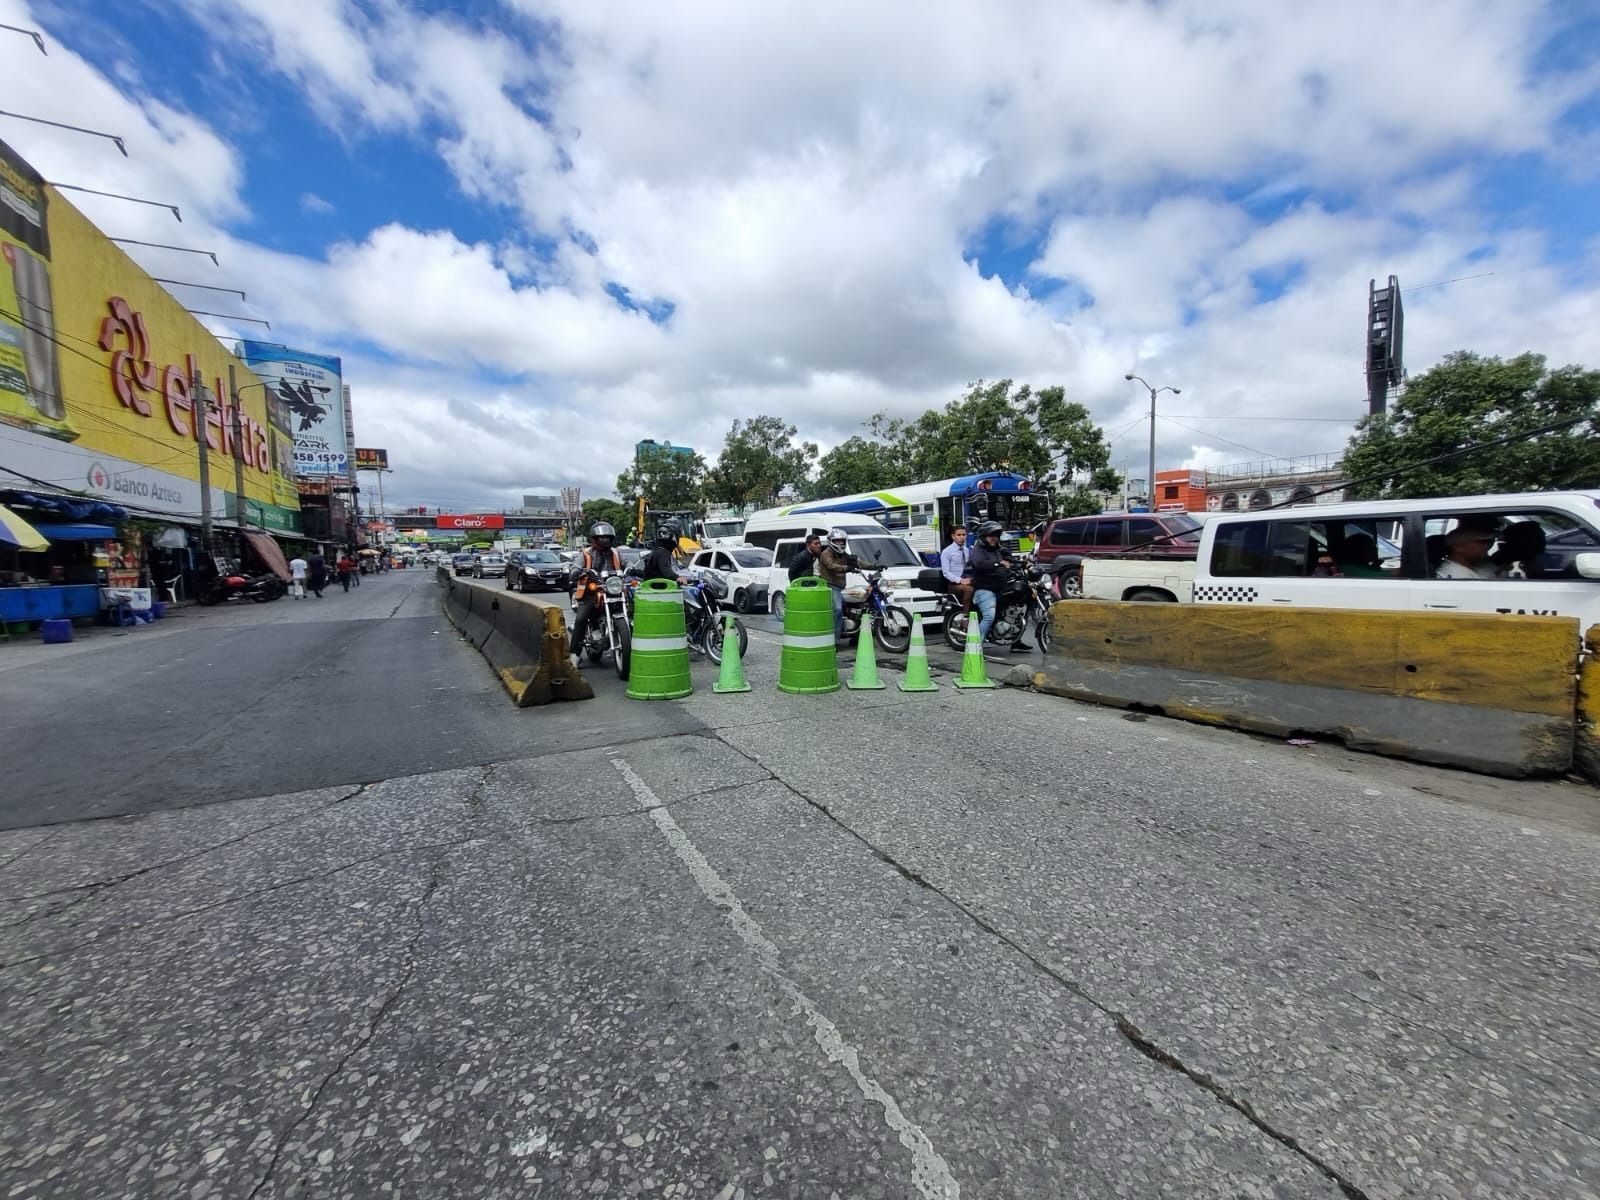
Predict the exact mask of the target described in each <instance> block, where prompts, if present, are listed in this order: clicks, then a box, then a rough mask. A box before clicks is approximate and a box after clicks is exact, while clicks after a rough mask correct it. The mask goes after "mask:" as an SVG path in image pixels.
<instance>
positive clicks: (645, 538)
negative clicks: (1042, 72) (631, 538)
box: [633, 496, 701, 561]
mask: <svg viewBox="0 0 1600 1200" xmlns="http://www.w3.org/2000/svg"><path fill="white" fill-rule="evenodd" d="M696 520H698V516H697V514H696V513H695V512H694V510H693V509H688V508H677V509H674V508H651V507H650V504H649V501H648V500H647V499H646V498H645V497H644V496H640V497H639V513H638V517H637V518H636V519H635V523H634V527H633V529H634V534H635V536H636V538H637V540H638V541H640V542H649V541H651V540H653V539H654V537H655V531H656V528H657V527H658V526H659V525H660V524H661V522H663V521H676V522H677V523H678V529H679V531H680V532H679V537H678V546H677V549H676V550H674V551H673V557H674V558H677V559H679V560H680V561H687V560H688V558H689V557H690V556H691V555H693V554H694V553H695V551H697V550H699V549H700V548H701V546H700V543H699V542H698V541H696V540H695V539H694V538H692V537H690V536H689V534H688V532H687V531H688V530H691V529H693V528H694V523H695V521H696Z"/></svg>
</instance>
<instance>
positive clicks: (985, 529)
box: [978, 521, 1006, 538]
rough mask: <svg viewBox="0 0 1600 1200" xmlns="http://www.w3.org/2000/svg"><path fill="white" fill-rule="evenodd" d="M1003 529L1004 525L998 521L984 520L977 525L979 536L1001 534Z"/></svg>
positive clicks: (1003, 531)
mask: <svg viewBox="0 0 1600 1200" xmlns="http://www.w3.org/2000/svg"><path fill="white" fill-rule="evenodd" d="M1005 531H1006V529H1005V526H1004V525H1002V524H1000V522H999V521H985V522H984V523H983V524H982V525H979V526H978V536H979V537H980V538H986V537H988V536H989V535H990V534H991V533H998V534H1003V533H1005Z"/></svg>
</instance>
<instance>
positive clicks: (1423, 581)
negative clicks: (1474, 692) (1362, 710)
mask: <svg viewBox="0 0 1600 1200" xmlns="http://www.w3.org/2000/svg"><path fill="white" fill-rule="evenodd" d="M1081 570H1082V595H1083V597H1084V598H1086V599H1095V600H1137V601H1164V602H1167V603H1179V604H1187V603H1199V604H1260V605H1285V604H1295V605H1305V606H1312V607H1320V608H1361V609H1400V610H1404V609H1412V610H1419V611H1421V610H1426V611H1452V612H1476V613H1495V612H1500V613H1534V614H1547V615H1557V616H1572V617H1576V618H1578V621H1579V624H1580V627H1581V628H1584V629H1587V628H1589V627H1590V626H1591V625H1594V624H1596V623H1600V491H1592V492H1532V493H1527V494H1523V495H1499V496H1454V497H1449V498H1442V499H1437V500H1370V501H1362V502H1359V503H1348V504H1318V505H1310V506H1303V507H1299V508H1280V509H1270V510H1263V511H1260V512H1247V513H1219V514H1217V515H1216V516H1215V517H1213V518H1212V519H1211V520H1209V521H1207V522H1206V525H1205V530H1204V532H1203V533H1202V534H1201V538H1200V547H1199V554H1198V557H1197V558H1196V559H1194V560H1193V561H1186V560H1181V559H1180V560H1172V559H1154V558H1133V557H1129V556H1126V555H1112V556H1108V557H1105V558H1086V559H1084V560H1083V563H1082V568H1081Z"/></svg>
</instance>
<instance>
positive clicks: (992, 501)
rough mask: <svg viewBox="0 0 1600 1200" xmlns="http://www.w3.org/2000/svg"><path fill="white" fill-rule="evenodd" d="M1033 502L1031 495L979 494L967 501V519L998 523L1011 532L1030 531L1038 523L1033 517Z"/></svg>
mask: <svg viewBox="0 0 1600 1200" xmlns="http://www.w3.org/2000/svg"><path fill="white" fill-rule="evenodd" d="M1033 501H1034V497H1033V494H1032V493H1017V494H1007V493H1005V492H979V493H978V494H977V495H976V496H973V497H972V498H971V499H969V500H968V501H967V517H968V519H969V520H972V521H999V522H1000V524H1001V525H1003V526H1005V527H1006V528H1007V529H1011V530H1017V529H1031V528H1032V527H1033V526H1034V525H1035V524H1036V523H1037V521H1038V518H1037V517H1035V516H1034V515H1033ZM1041 511H1043V510H1042V509H1041Z"/></svg>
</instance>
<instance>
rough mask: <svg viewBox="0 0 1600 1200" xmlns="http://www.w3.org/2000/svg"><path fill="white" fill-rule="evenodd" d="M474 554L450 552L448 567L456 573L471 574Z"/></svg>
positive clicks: (475, 556)
mask: <svg viewBox="0 0 1600 1200" xmlns="http://www.w3.org/2000/svg"><path fill="white" fill-rule="evenodd" d="M475 558H477V555H476V554H452V555H451V556H450V569H451V571H453V572H454V573H455V574H457V575H470V574H472V560H473V559H475Z"/></svg>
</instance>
